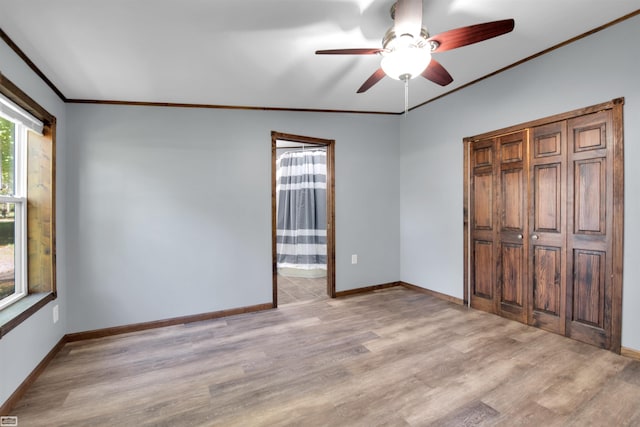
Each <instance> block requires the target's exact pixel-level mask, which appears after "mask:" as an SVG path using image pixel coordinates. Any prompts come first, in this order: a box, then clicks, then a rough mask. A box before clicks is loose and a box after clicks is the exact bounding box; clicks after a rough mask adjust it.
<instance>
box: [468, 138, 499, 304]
mask: <svg viewBox="0 0 640 427" xmlns="http://www.w3.org/2000/svg"><path fill="white" fill-rule="evenodd" d="M495 157H496V156H495V140H494V139H489V140H484V141H478V142H475V143H474V144H473V145H472V148H471V159H470V163H471V179H470V181H471V183H470V184H471V185H470V187H471V188H470V201H469V203H470V209H469V210H470V212H471V218H470V224H469V227H470V234H471V239H470V250H469V255H470V264H471V275H470V278H469V279H470V281H471V283H470V288H471V292H470V293H471V295H470V301H471V306H472V307H473V308H477V309H479V310H483V311H488V312H490V313H496V312H497V307H496V301H497V299H496V291H495V269H496V268H495V265H496V250H497V249H496V244H495V241H496V234H497V228H496V224H495V223H496V221H495V211H496V197H495V178H494V177H495V169H496V166H497V164H496V161H495Z"/></svg>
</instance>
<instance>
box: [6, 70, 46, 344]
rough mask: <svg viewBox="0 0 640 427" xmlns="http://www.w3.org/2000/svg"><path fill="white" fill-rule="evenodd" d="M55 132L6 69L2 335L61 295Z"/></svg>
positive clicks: (38, 107) (44, 114) (38, 106)
mask: <svg viewBox="0 0 640 427" xmlns="http://www.w3.org/2000/svg"><path fill="white" fill-rule="evenodd" d="M55 135H56V118H55V117H54V116H53V115H51V114H50V113H49V112H47V111H46V110H45V109H44V108H42V107H41V106H40V105H39V104H38V103H37V102H35V101H34V100H33V99H32V98H30V97H29V96H28V95H27V94H26V93H24V92H23V91H22V90H20V88H18V87H17V86H16V85H14V84H13V83H12V82H11V81H9V80H8V79H7V78H6V77H5V76H3V75H2V73H0V339H1V338H2V337H3V336H4V335H5V334H7V333H8V332H9V331H11V330H12V329H13V328H15V327H16V326H18V325H19V324H20V323H22V322H23V321H24V320H26V319H28V318H29V317H30V316H31V315H32V314H34V313H36V312H37V311H38V310H40V309H41V308H42V307H44V306H45V305H47V304H48V303H49V301H52V300H54V299H55V298H56V243H55V242H56V235H55V230H56V227H55V211H56V209H55V184H56V181H55V157H56V149H55V140H56V138H55Z"/></svg>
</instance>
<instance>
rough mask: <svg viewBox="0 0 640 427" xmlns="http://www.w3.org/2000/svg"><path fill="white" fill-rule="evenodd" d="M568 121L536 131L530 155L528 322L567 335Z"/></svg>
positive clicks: (537, 128)
mask: <svg viewBox="0 0 640 427" xmlns="http://www.w3.org/2000/svg"><path fill="white" fill-rule="evenodd" d="M566 126H567V125H566V121H562V122H557V123H551V124H548V125H543V126H538V127H535V128H533V129H532V138H531V150H530V156H529V223H530V228H529V230H528V236H527V237H528V245H529V254H530V256H529V260H528V267H529V269H528V271H529V277H528V280H527V282H528V286H527V290H528V294H529V297H530V299H529V309H528V323H529V324H531V325H535V326H537V327H540V328H542V329H545V330H548V331H552V332H556V333H559V334H564V333H565V301H566V300H565V298H566V287H567V286H566V275H565V271H566V206H567V203H566V201H567V190H566V188H567V186H566V180H567V166H566V165H567V160H566V159H567V150H566Z"/></svg>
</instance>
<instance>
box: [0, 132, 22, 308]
mask: <svg viewBox="0 0 640 427" xmlns="http://www.w3.org/2000/svg"><path fill="white" fill-rule="evenodd" d="M11 121H12V122H13V123H14V124H15V132H14V135H15V141H14V147H15V153H14V170H13V173H14V177H13V180H14V183H13V184H14V190H13V191H14V194H13V195H0V203H12V204H13V205H14V242H13V245H14V246H13V253H14V256H13V260H14V270H13V271H14V272H13V283H14V293H13V294H12V295H10V296H7V297H5V298H3V299H2V300H0V309H3V308H5V307H7V306H9V305H11V304H13V303H14V302H16V301H18V300H19V299H21V298H23V297H25V296H27V294H28V286H27V283H28V282H27V274H28V272H27V197H26V193H27V164H26V160H27V138H28V135H27V133H28V132H29V129H28V128H27V127H26V126H25V125H24V124H23V123H21V122H16V121H15V120H11Z"/></svg>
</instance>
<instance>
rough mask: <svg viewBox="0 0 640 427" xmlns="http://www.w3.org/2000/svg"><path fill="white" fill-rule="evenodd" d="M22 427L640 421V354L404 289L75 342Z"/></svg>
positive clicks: (46, 375)
mask: <svg viewBox="0 0 640 427" xmlns="http://www.w3.org/2000/svg"><path fill="white" fill-rule="evenodd" d="M13 414H14V415H17V416H18V417H19V422H20V424H19V425H20V426H61V425H74V426H75V425H81V426H147V425H148V426H151V425H153V426H243V427H246V426H289V425H292V426H367V427H369V426H382V425H384V426H424V425H438V426H472V425H483V426H494V425H500V426H515V425H531V426H565V425H574V426H587V425H598V426H619V425H640V362H638V361H635V360H632V359H628V358H625V357H622V356H619V355H616V354H613V353H611V352H608V351H604V350H600V349H597V348H595V347H591V346H589V345H586V344H581V343H579V342H576V341H572V340H570V339H568V338H564V337H561V336H559V335H554V334H551V333H547V332H544V331H542V330H539V329H536V328H532V327H528V326H526V325H523V324H520V323H516V322H513V321H509V320H506V319H503V318H500V317H497V316H494V315H491V314H487V313H483V312H479V311H475V310H469V309H466V308H464V307H461V306H458V305H455V304H452V303H449V302H445V301H442V300H439V299H436V298H434V297H432V296H429V295H425V294H422V293H417V292H414V291H411V290H408V289H405V288H401V287H396V288H390V289H385V290H382V291H377V292H371V293H367V294H359V295H353V296H349V297H344V298H340V299H327V300H321V301H312V302H309V303H306V304H290V305H285V306H284V307H281V308H279V309H276V310H270V311H265V312H258V313H250V314H242V315H238V316H233V317H227V318H221V319H216V320H211V321H205V322H199V323H192V324H185V325H180V326H172V327H166V328H161V329H155V330H148V331H143V332H137V333H131V334H126V335H120V336H114V337H108V338H102V339H95V340H88V341H83V342H73V343H68V344H66V345H65V346H64V348H63V350H62V351H61V352H60V353H59V354H58V355H57V356H56V357H55V358H54V359H53V361H52V362H51V363H50V365H49V367H48V368H47V369H46V370H45V371H44V372H43V374H42V375H41V376H40V377H39V378H38V380H37V381H36V382H35V383H34V384H33V386H32V387H31V389H30V390H29V391H28V392H27V394H26V395H25V396H24V398H23V399H22V400H21V401H20V402H19V403H18V405H17V406H16V407H15V408H14V411H13Z"/></svg>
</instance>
